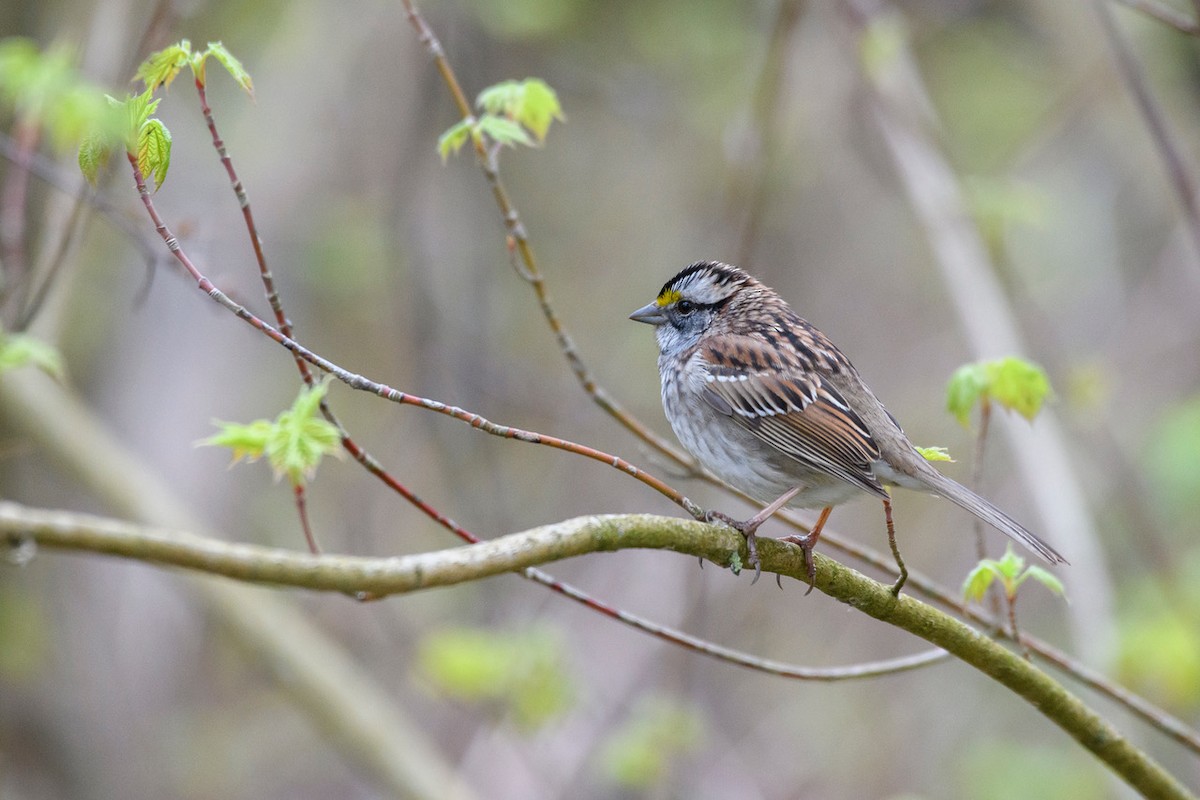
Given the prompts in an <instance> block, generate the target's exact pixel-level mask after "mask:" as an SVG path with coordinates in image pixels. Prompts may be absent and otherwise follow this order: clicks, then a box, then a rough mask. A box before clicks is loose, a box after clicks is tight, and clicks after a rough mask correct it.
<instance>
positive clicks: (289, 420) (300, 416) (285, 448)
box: [266, 379, 342, 486]
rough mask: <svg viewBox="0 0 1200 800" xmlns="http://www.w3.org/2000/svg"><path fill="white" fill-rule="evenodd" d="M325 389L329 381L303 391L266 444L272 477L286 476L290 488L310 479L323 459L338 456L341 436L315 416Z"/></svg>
mask: <svg viewBox="0 0 1200 800" xmlns="http://www.w3.org/2000/svg"><path fill="white" fill-rule="evenodd" d="M328 389H329V382H328V379H326V380H325V382H322V383H319V384H317V385H316V386H313V387H312V388H307V387H306V388H304V389H302V390H301V391H300V394H299V396H297V397H296V402H295V403H293V404H292V407H291V408H290V409H288V410H287V411H284V412H283V413H282V414H280V415H279V417H278V418H277V419H276V420H275V425H274V428H273V430H272V431H271V437H270V438H269V439H268V440H267V448H266V454H267V460H268V461H269V462H270V464H271V467H272V468H273V469H274V470H275V474H276V475H286V476H287V477H288V480H289V481H291V483H292V485H293V486H298V485H300V484H302V483H304V481H305V479H308V478H311V477H312V476H313V474H314V473H315V472H316V471H317V466H318V465H319V464H320V463H321V459H322V458H324V457H325V456H326V455H333V454H335V453H340V452H341V449H340V445H341V441H342V438H341V433H340V432H339V431H338V429H337V428H336V427H334V426H333V425H331V424H330V423H329V422H328V421H326V420H325V419H324V418H322V417H318V416H317V413H318V411H319V408H320V403H321V398H323V397H324V396H325V393H326V392H327V391H328Z"/></svg>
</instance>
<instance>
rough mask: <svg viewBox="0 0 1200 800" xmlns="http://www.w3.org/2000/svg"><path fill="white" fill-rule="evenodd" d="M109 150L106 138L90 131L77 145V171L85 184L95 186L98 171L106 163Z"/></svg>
mask: <svg viewBox="0 0 1200 800" xmlns="http://www.w3.org/2000/svg"><path fill="white" fill-rule="evenodd" d="M110 154H111V148H110V147H109V143H108V140H107V138H106V137H105V136H104V135H103V134H101V133H100V132H98V131H95V130H93V131H91V132H89V133H88V134H87V135H86V136H84V137H83V140H82V141H80V143H79V170H80V172H82V173H83V177H85V178H87V182H88V183H90V184H91V185H92V186H95V185H96V178H97V176H98V175H99V174H100V169H101V168H102V167H103V166H104V165H105V163H106V162H107V161H108V157H109V155H110Z"/></svg>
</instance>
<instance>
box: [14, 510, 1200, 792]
mask: <svg viewBox="0 0 1200 800" xmlns="http://www.w3.org/2000/svg"><path fill="white" fill-rule="evenodd" d="M0 534H3V535H4V536H5V537H7V538H8V539H9V541H10V542H12V543H14V544H16V543H19V542H20V541H21V540H22V539H25V538H28V539H31V540H32V541H33V542H34V543H35V544H36V545H38V546H39V547H42V548H54V549H68V550H82V551H88V552H96V553H106V554H109V555H117V556H122V557H126V558H132V559H139V560H143V561H148V562H153V563H158V564H167V565H171V566H177V567H184V568H188V569H194V570H200V571H203V572H206V573H210V574H217V575H224V576H226V577H230V578H235V579H238V580H243V581H252V582H256V583H269V584H276V585H286V586H294V587H298V588H306V589H310V590H316V591H338V592H345V593H350V594H356V593H359V592H368V593H370V594H372V595H376V596H382V595H388V594H400V593H406V592H412V591H416V590H419V589H426V588H431V587H435V586H448V585H452V584H456V583H463V582H466V581H471V580H478V579H481V578H485V577H489V576H492V575H499V574H502V573H506V572H513V571H517V570H522V569H525V568H528V567H532V566H535V565H537V564H545V563H547V562H550V561H557V560H560V559H564V558H570V557H572V556H578V555H583V554H586V553H595V552H606V551H615V550H621V549H626V548H654V549H664V550H673V551H675V552H679V553H685V554H688V555H691V556H699V557H701V558H705V559H708V560H710V561H713V562H715V563H717V564H720V565H723V566H727V565H729V564H730V563H731V562H733V561H734V560H735V559H740V560H741V562H744V561H745V559H746V557H747V553H746V552H745V545H744V541H743V540H742V538H741V536H740V535H739V534H737V533H736V532H734V531H733V530H731V529H728V528H724V527H721V526H715V525H708V524H704V523H700V522H695V521H692V520H685V519H678V518H672V517H659V516H652V515H648V514H620V515H605V516H590V517H579V518H576V519H571V520H566V521H563V522H558V523H554V524H551V525H545V526H542V527H539V528H534V529H531V530H528V531H523V532H520V533H514V534H510V535H508V536H504V537H501V538H499V539H495V540H492V541H489V542H484V543H481V544H477V545H471V546H467V547H459V548H454V549H452V550H443V551H439V552H433V553H422V554H419V555H412V556H402V557H395V558H364V557H357V556H333V555H323V556H312V555H308V554H304V553H298V552H292V551H285V550H277V549H271V548H265V547H259V546H256V545H248V544H235V543H229V542H223V541H218V540H214V539H208V538H204V537H200V536H195V535H191V534H184V533H178V532H171V531H166V530H163V529H156V528H148V527H144V526H138V525H133V524H129V523H125V522H119V521H114V520H111V519H103V518H99V517H93V516H88V515H83V514H73V513H67V512H61V511H40V510H35V509H30V508H26V507H23V506H20V505H17V504H15V503H8V502H0ZM759 555H760V557H761V559H762V565H763V569H764V570H766V571H770V572H777V573H779V574H781V575H785V576H789V577H793V578H797V579H803V578H804V577H805V575H806V570H805V567H804V563H803V559H802V557H801V555H800V552H799V550H798V549H797V548H794V547H791V546H790V545H787V544H784V543H780V542H776V541H774V540H771V539H766V540H763V541H761V542H760V543H759ZM816 568H817V570H816V587H817V589H819V590H820V591H822V592H824V593H825V594H827V595H829V596H830V597H832V598H834V599H836V600H839V601H841V602H843V603H846V604H848V605H850V606H853V607H854V608H856V609H858V610H859V611H861V612H863V613H864V614H867V615H869V616H871V617H874V618H875V619H878V620H880V621H882V622H886V623H888V624H890V625H895V626H896V627H898V628H901V629H903V630H906V631H908V632H910V633H912V634H914V635H916V636H919V637H921V638H922V639H925V640H926V641H928V642H930V643H932V644H934V645H937V646H938V647H941V648H943V649H945V650H947V651H948V652H950V653H951V654H953V655H954V656H956V657H957V658H959V659H960V660H962V661H963V662H965V663H967V664H970V665H971V666H973V667H975V668H976V669H978V670H979V671H981V672H983V673H984V674H985V675H988V676H990V677H992V678H994V679H995V680H996V681H998V682H1000V683H1001V684H1003V685H1004V686H1006V687H1008V688H1009V689H1011V690H1012V691H1014V692H1015V693H1017V694H1018V695H1020V696H1021V697H1023V698H1024V699H1025V700H1027V701H1028V702H1029V703H1030V704H1031V705H1033V707H1034V708H1036V709H1037V710H1038V711H1039V712H1040V713H1042V714H1043V715H1044V716H1045V717H1047V718H1048V719H1050V720H1051V721H1053V722H1054V723H1055V724H1056V725H1058V726H1059V727H1061V728H1062V729H1063V730H1065V731H1066V732H1067V733H1068V734H1070V735H1071V736H1072V737H1073V738H1075V739H1076V741H1078V742H1079V743H1080V744H1082V745H1083V746H1084V747H1085V748H1087V749H1088V750H1090V751H1091V752H1092V753H1093V754H1095V755H1096V757H1097V758H1099V759H1100V760H1101V761H1103V762H1104V763H1105V764H1107V765H1108V766H1109V767H1110V768H1111V769H1112V770H1113V771H1114V772H1116V773H1117V774H1118V775H1120V776H1121V778H1122V779H1124V780H1125V781H1127V782H1128V783H1129V784H1130V785H1131V786H1133V787H1134V788H1135V789H1137V790H1138V791H1139V792H1141V793H1142V794H1144V795H1145V796H1148V797H1174V798H1187V797H1193V795H1191V794H1189V792H1188V791H1187V789H1185V788H1184V787H1183V786H1182V785H1181V784H1180V783H1179V782H1178V781H1176V780H1175V779H1174V778H1173V777H1172V776H1171V775H1169V774H1168V773H1167V772H1166V771H1165V770H1163V769H1162V767H1160V766H1159V765H1158V764H1157V763H1155V762H1154V761H1153V760H1152V759H1151V758H1150V757H1149V756H1147V755H1146V754H1145V753H1143V752H1142V751H1141V750H1139V749H1138V748H1136V747H1134V746H1133V744H1131V743H1130V742H1129V740H1128V739H1126V738H1125V737H1124V736H1122V735H1121V734H1120V733H1119V732H1118V731H1117V730H1116V729H1115V728H1114V727H1113V726H1112V725H1110V724H1109V723H1108V722H1107V721H1105V720H1104V719H1103V718H1102V717H1100V716H1099V715H1098V714H1097V713H1096V712H1094V711H1092V710H1091V709H1090V708H1089V707H1088V706H1086V705H1085V704H1084V703H1083V702H1082V701H1081V700H1080V699H1079V698H1078V697H1076V696H1075V695H1073V694H1072V693H1071V692H1069V691H1067V689H1066V688H1065V687H1063V686H1062V685H1061V684H1060V683H1058V682H1057V681H1055V680H1054V679H1053V678H1051V677H1050V676H1049V675H1047V674H1046V673H1044V672H1042V671H1041V670H1040V669H1038V668H1037V667H1036V666H1034V665H1033V664H1031V663H1029V662H1027V661H1025V660H1024V659H1023V658H1021V657H1020V656H1019V655H1017V654H1015V653H1013V652H1011V651H1010V650H1008V649H1006V648H1005V647H1003V646H1002V645H1000V644H999V643H997V642H996V641H994V640H992V639H990V638H988V637H987V636H985V635H983V634H982V633H980V632H979V631H976V630H974V629H973V628H971V627H969V626H967V625H965V624H963V623H962V622H960V621H958V620H956V619H954V618H952V617H950V616H948V615H946V614H944V613H942V612H941V611H938V610H937V609H935V608H933V607H932V606H929V605H926V604H925V603H922V602H920V601H918V600H915V599H913V598H911V597H908V596H905V595H902V596H901V597H899V598H896V597H893V596H892V594H891V593H890V592H889V591H888V587H887V586H886V585H884V584H881V583H878V582H876V581H874V580H871V579H870V578H867V577H866V576H864V575H862V574H860V573H858V572H856V571H855V570H853V569H850V568H849V567H846V566H844V565H842V564H840V563H838V562H836V561H833V560H832V559H829V558H827V557H825V556H822V555H820V554H817V555H816ZM796 602H799V598H798V597H797V599H796Z"/></svg>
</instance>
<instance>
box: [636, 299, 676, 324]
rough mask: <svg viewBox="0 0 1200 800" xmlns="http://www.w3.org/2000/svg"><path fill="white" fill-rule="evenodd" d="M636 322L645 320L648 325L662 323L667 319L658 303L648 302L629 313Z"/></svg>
mask: <svg viewBox="0 0 1200 800" xmlns="http://www.w3.org/2000/svg"><path fill="white" fill-rule="evenodd" d="M629 318H630V319H631V320H633V321H634V322H644V323H646V324H647V325H662V324H663V323H664V322H666V321H667V316H666V314H664V313H663V311H662V309H661V308H659V306H658V303H657V302H655V303H647V304H646V305H644V306H642V307H641V308H639V309H638V310H637V311H635V312H633V313H632V314H630V315H629Z"/></svg>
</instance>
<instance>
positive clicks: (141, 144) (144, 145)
mask: <svg viewBox="0 0 1200 800" xmlns="http://www.w3.org/2000/svg"><path fill="white" fill-rule="evenodd" d="M156 102H157V101H156ZM137 164H138V169H139V170H141V172H142V176H143V177H145V178H149V177H151V176H153V177H154V190H155V191H158V189H159V188H160V187H161V186H162V183H163V181H164V180H165V179H166V177H167V169H168V168H169V167H170V166H171V132H170V131H168V130H167V126H166V125H163V124H162V120H158V119H150V120H146V123H145V124H144V125H142V129H141V131H140V132H139V133H138V140H137Z"/></svg>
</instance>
